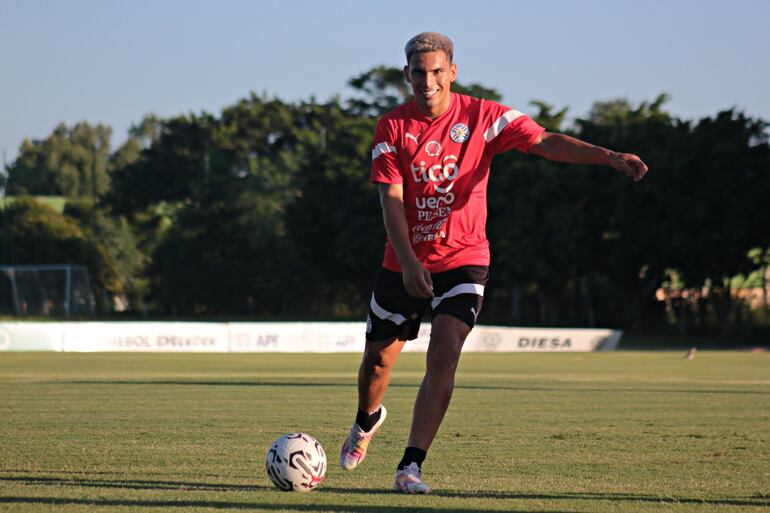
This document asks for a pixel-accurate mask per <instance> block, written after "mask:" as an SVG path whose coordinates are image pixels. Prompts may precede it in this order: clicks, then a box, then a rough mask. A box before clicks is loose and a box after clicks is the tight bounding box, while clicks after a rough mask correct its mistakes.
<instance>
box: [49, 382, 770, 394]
mask: <svg viewBox="0 0 770 513" xmlns="http://www.w3.org/2000/svg"><path fill="white" fill-rule="evenodd" d="M50 383H55V384H58V385H152V386H155V385H162V386H163V385H172V386H210V387H313V388H329V387H332V388H334V387H338V388H353V387H355V386H356V384H355V382H353V381H351V382H349V383H329V382H323V381H321V382H317V381H313V382H310V381H300V382H296V381H194V380H179V381H175V380H141V379H138V380H73V381H52V382H50ZM389 386H390V387H391V388H418V387H419V384H417V383H415V384H411V383H391V384H390V385H389ZM455 389H458V390H505V391H520V392H570V393H574V392H604V393H618V392H632V393H644V394H649V393H659V394H758V395H766V394H767V393H768V390H770V388H767V389H764V390H724V389H713V388H708V389H706V388H649V387H613V386H608V387H607V388H583V387H579V386H515V385H514V386H498V385H463V384H457V385H455Z"/></svg>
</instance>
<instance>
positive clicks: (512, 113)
mask: <svg viewBox="0 0 770 513" xmlns="http://www.w3.org/2000/svg"><path fill="white" fill-rule="evenodd" d="M523 115H524V114H522V113H521V112H519V111H518V110H515V109H511V110H509V111H508V112H506V113H505V114H503V115H502V116H500V117H499V118H497V121H495V122H494V123H493V124H492V126H491V127H489V128H487V131H486V132H484V140H485V141H487V142H490V141H491V140H492V139H494V138H495V137H497V136H498V135H500V132H502V131H503V128H505V127H507V126H508V124H509V123H510V122H511V121H513V120H514V119H516V118H518V117H520V116H523Z"/></svg>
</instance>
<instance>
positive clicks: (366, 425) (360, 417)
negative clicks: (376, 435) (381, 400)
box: [356, 407, 382, 433]
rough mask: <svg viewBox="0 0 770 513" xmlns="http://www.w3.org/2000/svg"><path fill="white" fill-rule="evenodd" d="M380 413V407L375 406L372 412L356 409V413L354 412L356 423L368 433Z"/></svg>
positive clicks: (378, 418)
mask: <svg viewBox="0 0 770 513" xmlns="http://www.w3.org/2000/svg"><path fill="white" fill-rule="evenodd" d="M380 414H382V407H379V408H377V411H376V412H374V413H367V412H365V411H361V410H358V413H357V414H356V424H358V427H360V428H361V429H363V430H364V431H366V432H367V433H368V432H369V431H371V430H372V428H373V427H374V425H375V424H377V422H378V421H379V420H380Z"/></svg>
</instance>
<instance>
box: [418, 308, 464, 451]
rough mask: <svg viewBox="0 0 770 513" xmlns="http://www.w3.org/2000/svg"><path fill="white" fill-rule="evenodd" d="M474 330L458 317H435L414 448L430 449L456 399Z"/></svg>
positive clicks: (420, 396) (420, 392) (422, 386)
mask: <svg viewBox="0 0 770 513" xmlns="http://www.w3.org/2000/svg"><path fill="white" fill-rule="evenodd" d="M470 332H471V329H470V327H469V326H468V325H467V324H465V323H464V322H463V321H461V320H459V319H457V318H455V317H452V316H449V315H437V316H436V318H435V319H433V324H432V326H431V335H430V344H429V345H428V354H427V358H426V369H425V377H424V378H423V380H422V385H420V391H419V392H418V393H417V399H416V400H415V402H414V412H413V413H412V429H411V431H410V432H409V443H408V445H409V446H410V447H418V448H420V449H422V450H424V451H427V450H428V449H429V448H430V445H431V443H433V439H434V438H435V437H436V433H437V432H438V428H439V426H440V425H441V421H442V420H443V419H444V414H445V413H446V411H447V408H448V407H449V401H450V400H451V399H452V392H453V391H454V385H455V371H456V370H457V363H458V362H459V360H460V354H461V351H462V348H463V343H464V342H465V339H466V338H467V337H468V334H469V333H470Z"/></svg>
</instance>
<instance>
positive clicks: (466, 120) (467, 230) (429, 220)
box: [371, 93, 545, 273]
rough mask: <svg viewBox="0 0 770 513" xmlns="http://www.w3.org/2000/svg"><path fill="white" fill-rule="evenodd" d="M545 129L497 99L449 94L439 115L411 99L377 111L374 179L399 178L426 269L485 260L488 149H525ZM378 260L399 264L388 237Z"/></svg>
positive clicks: (390, 180) (388, 180)
mask: <svg viewBox="0 0 770 513" xmlns="http://www.w3.org/2000/svg"><path fill="white" fill-rule="evenodd" d="M544 130H545V129H544V128H543V127H541V126H540V125H538V124H537V123H535V122H534V121H533V120H532V119H531V118H529V117H528V116H526V115H524V114H522V113H521V112H519V111H517V110H514V109H511V108H509V107H504V106H503V105H500V104H498V103H495V102H492V101H489V100H481V99H478V98H472V97H470V96H464V95H461V94H455V93H452V94H451V104H450V106H449V109H447V111H446V112H444V113H443V114H442V115H441V116H439V117H437V118H436V119H431V118H430V117H428V116H425V115H424V114H422V113H421V112H420V111H419V109H418V107H417V103H416V102H415V101H414V100H412V101H410V102H408V103H406V104H404V105H401V106H400V107H397V108H396V109H394V110H392V111H390V112H389V113H387V114H385V115H384V116H382V117H381V118H380V119H379V121H378V122H377V128H376V129H375V131H374V144H373V146H372V175H371V179H372V182H374V183H384V184H403V187H404V210H405V212H406V221H407V224H408V225H409V235H410V239H411V244H412V248H414V252H415V254H416V255H417V258H418V259H419V260H420V262H422V264H423V265H424V266H425V267H426V269H428V271H429V272H431V273H437V272H442V271H447V270H450V269H455V268H457V267H460V266H464V265H489V242H488V241H487V233H486V222H487V182H488V181H489V165H490V163H491V162H492V157H493V156H494V155H496V154H497V153H502V152H504V151H508V150H511V149H517V150H520V151H523V152H526V151H529V149H530V148H531V147H532V145H533V144H534V143H535V141H536V140H537V138H538V137H539V136H540V134H541V133H543V131H544ZM382 265H383V267H385V268H386V269H390V270H391V271H396V272H401V265H400V264H399V262H398V258H397V256H396V252H395V250H394V249H393V246H392V245H391V243H390V240H388V242H387V243H386V245H385V259H384V261H383V264H382Z"/></svg>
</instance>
